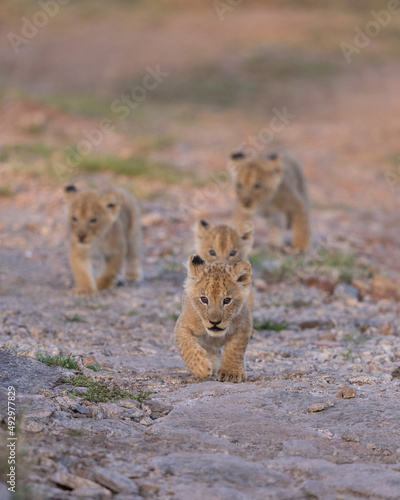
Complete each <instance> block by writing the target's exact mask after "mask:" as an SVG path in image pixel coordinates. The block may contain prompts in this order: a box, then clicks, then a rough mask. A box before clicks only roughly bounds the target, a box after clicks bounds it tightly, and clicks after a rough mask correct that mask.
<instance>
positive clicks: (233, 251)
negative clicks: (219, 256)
mask: <svg viewBox="0 0 400 500" xmlns="http://www.w3.org/2000/svg"><path fill="white" fill-rule="evenodd" d="M236 254H237V251H236V250H232V252H229V257H234V256H235V255H236Z"/></svg>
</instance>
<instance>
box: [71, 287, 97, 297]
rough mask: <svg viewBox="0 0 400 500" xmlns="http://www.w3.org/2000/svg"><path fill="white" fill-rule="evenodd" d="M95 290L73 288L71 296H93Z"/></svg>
mask: <svg viewBox="0 0 400 500" xmlns="http://www.w3.org/2000/svg"><path fill="white" fill-rule="evenodd" d="M96 292H97V290H95V289H94V288H74V289H73V290H72V295H74V296H75V297H88V296H89V295H93V294H94V293H96Z"/></svg>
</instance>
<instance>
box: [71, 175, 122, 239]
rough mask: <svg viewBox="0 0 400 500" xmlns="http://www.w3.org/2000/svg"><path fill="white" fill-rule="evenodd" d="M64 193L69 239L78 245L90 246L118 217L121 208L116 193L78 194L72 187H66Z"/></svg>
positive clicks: (84, 192) (85, 192)
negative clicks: (66, 204) (69, 231)
mask: <svg viewBox="0 0 400 500" xmlns="http://www.w3.org/2000/svg"><path fill="white" fill-rule="evenodd" d="M64 191H65V196H66V199H67V203H68V216H69V226H70V230H71V239H72V241H73V242H75V243H78V244H80V245H90V244H91V243H92V242H93V241H94V240H96V239H97V238H101V237H102V236H103V235H104V233H105V232H106V231H107V230H108V229H109V228H110V226H111V224H113V222H114V221H115V219H116V218H117V217H118V214H119V211H120V207H121V201H120V199H119V196H118V193H116V192H113V191H107V192H105V193H103V194H98V193H96V192H95V191H83V192H78V190H77V189H76V187H75V186H73V185H70V186H66V188H65V190H64Z"/></svg>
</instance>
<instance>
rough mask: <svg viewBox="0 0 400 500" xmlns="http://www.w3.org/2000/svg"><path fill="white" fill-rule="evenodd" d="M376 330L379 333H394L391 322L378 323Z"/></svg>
mask: <svg viewBox="0 0 400 500" xmlns="http://www.w3.org/2000/svg"><path fill="white" fill-rule="evenodd" d="M378 331H379V333H380V334H381V335H394V333H395V329H394V326H393V323H382V324H381V325H379V327H378Z"/></svg>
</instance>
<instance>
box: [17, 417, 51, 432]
mask: <svg viewBox="0 0 400 500" xmlns="http://www.w3.org/2000/svg"><path fill="white" fill-rule="evenodd" d="M45 426H46V424H45V423H44V422H40V421H37V420H32V419H30V420H25V421H24V422H22V428H23V429H24V431H26V432H32V433H34V434H36V433H38V432H42V430H43V429H44V428H45Z"/></svg>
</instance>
